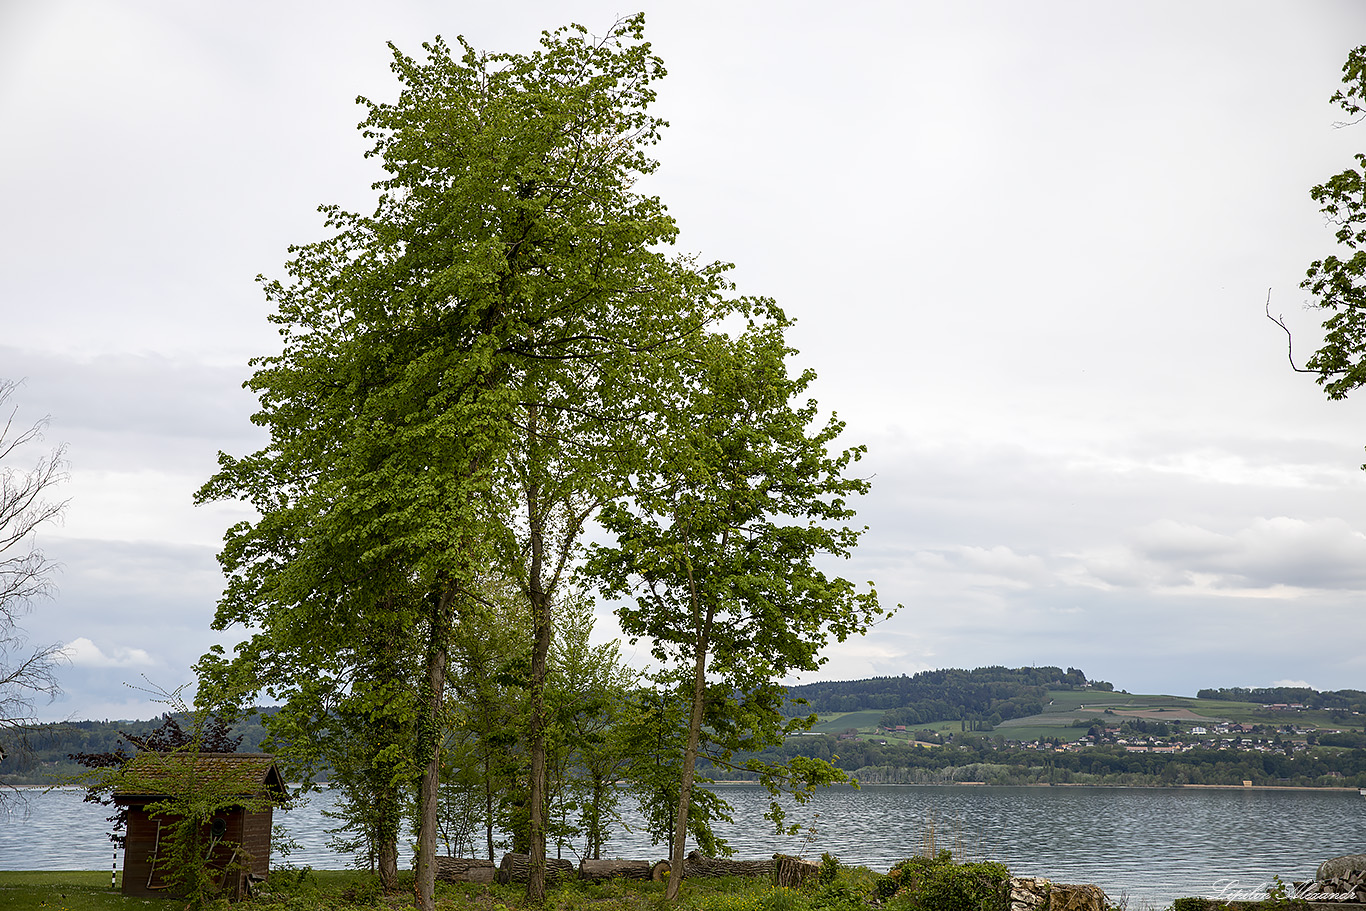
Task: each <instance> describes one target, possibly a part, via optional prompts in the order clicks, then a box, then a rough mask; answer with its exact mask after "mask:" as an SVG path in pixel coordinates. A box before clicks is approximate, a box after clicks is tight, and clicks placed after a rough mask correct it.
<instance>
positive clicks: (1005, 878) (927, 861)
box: [876, 851, 1010, 911]
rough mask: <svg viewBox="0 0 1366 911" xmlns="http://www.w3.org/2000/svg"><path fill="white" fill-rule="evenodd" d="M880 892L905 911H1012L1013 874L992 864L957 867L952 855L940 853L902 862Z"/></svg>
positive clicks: (880, 886) (885, 879)
mask: <svg viewBox="0 0 1366 911" xmlns="http://www.w3.org/2000/svg"><path fill="white" fill-rule="evenodd" d="M876 892H877V896H878V897H879V898H885V899H888V902H887V906H888V907H889V908H893V909H905V911H912V909H914V911H1008V909H1009V908H1010V871H1009V870H1008V869H1006V867H1005V865H1004V864H998V863H992V862H978V863H961V864H960V863H954V861H953V854H952V853H951V852H949V851H940V852H939V853H938V854H937V855H935V856H933V857H911V858H907V859H906V860H903V861H899V862H898V863H897V864H896V865H895V866H893V867H892V869H891V870H890V871H888V873H887V875H886V876H885V877H883V878H882V879H881V880H879V882H878V884H877V889H876Z"/></svg>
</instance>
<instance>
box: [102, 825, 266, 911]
mask: <svg viewBox="0 0 1366 911" xmlns="http://www.w3.org/2000/svg"><path fill="white" fill-rule="evenodd" d="M223 815H224V820H225V822H226V823H227V829H226V831H225V832H224V834H223V843H222V844H221V845H220V846H219V847H218V848H217V849H216V850H215V851H214V854H213V858H212V861H213V864H214V865H215V866H216V867H218V868H220V869H222V868H224V867H226V866H227V865H228V863H230V862H231V861H232V859H233V856H234V849H238V848H240V853H239V855H238V859H239V860H241V861H243V864H242V866H243V868H244V869H243V871H241V872H240V873H239V874H238V877H239V880H240V879H241V878H242V877H243V876H245V874H246V873H252V874H255V875H256V876H260V877H265V876H267V875H268V874H269V873H270V829H271V823H272V820H273V811H272V810H270V809H267V810H265V811H263V812H260V813H248V812H246V811H245V810H243V809H242V808H241V807H235V808H233V809H232V810H230V811H229V812H227V813H225V814H223ZM157 825H158V820H157V819H154V818H152V817H151V816H149V815H148V813H147V811H146V810H145V809H144V808H143V807H140V806H130V807H129V808H128V828H127V833H128V834H127V841H126V842H125V844H124V849H123V887H122V890H121V891H122V893H123V894H124V895H130V896H138V897H144V898H147V897H151V898H165V897H167V896H168V891H167V885H168V884H167V881H166V876H165V868H164V857H165V839H166V837H167V834H168V832H167V829H168V826H169V822H168V820H167V819H166V818H165V817H163V818H161V820H160V826H161V833H160V836H161V840H162V844H161V849H160V850H161V854H162V863H159V864H156V865H155V869H154V865H153V855H154V853H155V852H156V850H157ZM240 888H241V884H240V882H238V883H233V884H229V889H228V891H229V894H232V895H234V896H237V895H239V894H240Z"/></svg>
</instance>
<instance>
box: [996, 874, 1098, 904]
mask: <svg viewBox="0 0 1366 911" xmlns="http://www.w3.org/2000/svg"><path fill="white" fill-rule="evenodd" d="M1109 906H1110V900H1109V898H1108V897H1107V896H1106V895H1105V892H1104V890H1102V889H1101V888H1100V887H1099V886H1073V885H1067V884H1065V883H1054V882H1049V881H1048V880H1046V879H1044V878H1043V877H1037V876H1035V877H1024V876H1020V877H1013V878H1012V879H1011V880H1010V911H1105V909H1106V908H1108V907H1109Z"/></svg>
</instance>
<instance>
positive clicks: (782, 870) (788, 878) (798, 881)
mask: <svg viewBox="0 0 1366 911" xmlns="http://www.w3.org/2000/svg"><path fill="white" fill-rule="evenodd" d="M773 859H774V861H776V863H777V865H776V866H775V867H774V869H773V885H775V886H785V887H786V888H789V889H795V888H797V887H798V886H801V885H803V884H804V883H806V882H808V881H809V880H813V879H815V878H816V877H817V876H819V875H820V872H821V867H820V864H813V863H812V862H811V861H809V860H802V859H801V858H800V857H791V856H789V855H787V854H774V855H773Z"/></svg>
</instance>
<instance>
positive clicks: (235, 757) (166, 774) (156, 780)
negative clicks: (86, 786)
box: [114, 752, 287, 803]
mask: <svg viewBox="0 0 1366 911" xmlns="http://www.w3.org/2000/svg"><path fill="white" fill-rule="evenodd" d="M189 775H192V776H193V779H192V780H193V781H195V782H196V783H203V785H205V786H206V787H207V786H209V785H213V786H215V787H216V788H221V789H222V790H223V792H224V793H226V794H233V795H237V796H241V797H272V798H276V799H283V798H284V797H285V796H286V794H287V790H286V788H285V783H284V779H283V778H281V777H280V770H279V769H278V768H276V766H275V757H274V756H272V755H270V754H269V753H191V752H183V753H152V752H141V753H138V754H137V755H136V756H134V757H133V761H132V762H130V763H129V764H128V766H127V768H125V769H124V773H123V778H122V783H121V784H120V785H119V786H118V787H116V788H115V789H114V800H116V801H119V802H122V803H126V802H129V800H130V799H132V798H139V797H154V798H155V797H165V796H167V795H168V794H169V793H170V791H173V790H176V789H177V785H181V784H182V783H183V782H184V781H185V780H186V779H185V776H189ZM182 786H183V785H182Z"/></svg>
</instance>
